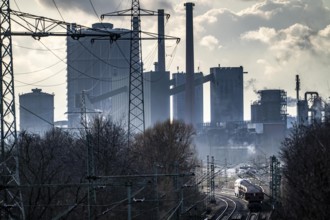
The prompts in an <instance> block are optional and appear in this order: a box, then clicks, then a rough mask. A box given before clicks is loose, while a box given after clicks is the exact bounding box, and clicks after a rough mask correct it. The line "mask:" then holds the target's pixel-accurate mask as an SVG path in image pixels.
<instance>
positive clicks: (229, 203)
mask: <svg viewBox="0 0 330 220" xmlns="http://www.w3.org/2000/svg"><path fill="white" fill-rule="evenodd" d="M217 199H219V200H221V201H222V202H223V203H224V204H225V207H224V208H221V209H219V211H218V212H217V213H216V214H215V215H214V216H213V218H212V220H229V219H230V217H231V216H232V215H233V214H234V213H235V211H236V209H237V204H236V202H235V201H234V200H232V199H231V198H229V197H226V196H223V195H220V194H219V195H217Z"/></svg>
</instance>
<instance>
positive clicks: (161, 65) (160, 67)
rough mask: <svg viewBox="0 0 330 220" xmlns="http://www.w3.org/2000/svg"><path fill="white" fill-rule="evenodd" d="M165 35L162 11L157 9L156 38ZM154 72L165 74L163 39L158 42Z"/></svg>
mask: <svg viewBox="0 0 330 220" xmlns="http://www.w3.org/2000/svg"><path fill="white" fill-rule="evenodd" d="M164 35H165V25H164V9H158V36H159V38H163V37H164ZM156 71H159V72H165V39H159V40H158V68H157V70H156Z"/></svg>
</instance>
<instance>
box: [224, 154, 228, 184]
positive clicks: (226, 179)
mask: <svg viewBox="0 0 330 220" xmlns="http://www.w3.org/2000/svg"><path fill="white" fill-rule="evenodd" d="M225 187H226V188H227V187H228V174H227V158H225Z"/></svg>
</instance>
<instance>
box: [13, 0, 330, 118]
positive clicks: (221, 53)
mask: <svg viewBox="0 0 330 220" xmlns="http://www.w3.org/2000/svg"><path fill="white" fill-rule="evenodd" d="M54 2H55V4H54ZM191 2H194V3H195V7H194V42H195V49H194V51H195V69H196V71H198V70H199V71H202V72H203V73H204V74H205V75H206V74H209V69H210V68H211V67H216V66H218V65H221V66H222V67H237V66H243V67H244V71H247V72H248V73H247V74H245V75H244V86H245V89H244V118H245V120H249V119H250V104H251V103H252V102H253V101H256V100H257V94H256V93H255V91H257V90H262V89H284V90H285V91H287V95H288V97H290V98H292V99H293V100H294V98H295V94H296V93H295V75H297V74H299V75H300V79H301V98H302V97H303V93H304V92H305V91H317V92H319V93H320V95H321V96H322V97H323V98H324V99H325V100H328V98H329V96H330V82H329V81H330V77H329V74H330V73H329V70H330V0H313V1H311V0H195V1H191ZM184 3H185V1H179V0H140V4H141V7H142V8H144V9H150V10H155V11H156V10H157V9H165V12H166V13H170V14H171V17H170V19H169V20H168V22H167V23H166V26H165V29H166V30H165V31H166V34H167V35H171V36H176V37H179V38H181V42H180V43H179V44H178V45H176V44H175V42H171V41H167V42H166V57H167V67H168V70H170V71H171V72H177V69H179V71H180V72H181V71H184V72H185V7H184ZM130 4H131V1H130V0H15V1H11V8H12V9H14V10H21V11H23V12H27V13H31V14H35V15H40V16H45V17H50V18H54V19H58V20H65V21H66V22H75V23H78V24H81V25H85V26H91V24H92V23H96V22H100V20H99V17H98V16H99V15H100V14H103V13H108V12H113V11H118V10H123V9H128V8H129V7H130ZM56 7H57V8H56ZM104 22H111V23H113V24H114V26H115V27H117V28H128V29H129V28H130V22H129V20H128V19H126V20H125V19H123V18H120V19H119V18H113V17H112V18H111V19H110V18H106V19H105V20H104ZM141 27H142V30H144V31H151V32H156V31H157V18H156V17H154V18H143V19H142V22H141ZM15 30H17V31H18V30H21V29H20V27H19V26H17V25H16V24H14V23H13V26H12V31H15ZM154 48H155V42H154V43H151V42H148V43H143V57H144V67H145V69H146V70H147V71H148V70H151V69H153V65H152V64H153V62H155V61H157V55H156V54H155V53H154V52H153V51H154ZM13 57H14V77H15V92H16V94H22V93H27V92H30V91H31V89H32V88H36V87H38V88H41V89H42V90H43V91H44V92H47V93H54V94H55V120H64V119H65V118H66V114H65V112H66V111H67V109H66V64H65V59H66V47H65V38H60V37H47V38H42V39H41V40H40V41H36V40H34V39H32V38H31V37H16V36H14V37H13ZM204 91H205V93H206V95H205V97H206V98H208V90H207V86H205V89H204ZM292 99H291V100H292ZM17 100H18V98H17ZM17 103H18V102H17ZM206 104H207V101H205V105H204V107H206V108H205V111H206V113H205V114H204V121H209V120H210V115H209V108H207V105H206ZM293 104H294V102H293ZM288 105H289V107H288V112H289V114H291V115H295V114H296V113H295V112H296V109H295V108H294V107H291V106H293V105H292V103H289V104H288ZM17 108H18V107H17Z"/></svg>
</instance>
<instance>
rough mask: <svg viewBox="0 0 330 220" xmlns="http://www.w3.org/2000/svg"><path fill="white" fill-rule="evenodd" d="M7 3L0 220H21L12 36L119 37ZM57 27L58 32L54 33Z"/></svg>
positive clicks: (1, 23) (2, 18)
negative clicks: (21, 10) (12, 26)
mask: <svg viewBox="0 0 330 220" xmlns="http://www.w3.org/2000/svg"><path fill="white" fill-rule="evenodd" d="M9 3H10V1H9V0H1V6H0V7H1V8H0V40H1V42H0V56H1V66H0V69H1V77H0V81H1V82H0V90H1V94H0V100H1V101H0V133H1V137H0V138H1V150H0V178H1V180H0V219H25V212H24V206H23V198H22V193H21V191H20V185H21V184H20V175H19V147H18V143H17V128H16V108H15V91H14V88H15V87H14V73H13V52H12V36H14V35H15V36H32V37H33V38H34V39H36V40H39V39H40V38H42V37H47V36H70V37H72V38H73V39H79V38H81V37H88V36H89V37H104V36H107V37H108V38H110V39H111V40H112V41H114V40H116V39H118V38H119V37H120V36H119V35H118V34H115V33H111V32H107V31H101V30H96V29H93V31H95V32H94V33H90V34H88V33H84V32H83V30H85V29H86V28H87V27H83V26H80V25H72V24H70V23H67V22H64V21H59V20H55V19H50V18H46V17H41V16H36V15H32V14H28V13H23V12H20V11H15V10H12V9H10V5H9ZM12 16H14V17H15V19H13V17H12ZM31 20H32V21H31ZM11 22H14V23H15V24H18V26H20V27H21V28H22V29H23V31H17V32H13V31H12V29H11ZM73 26H74V27H75V28H74V29H73V28H72V27H73ZM58 28H60V29H62V31H56V29H58Z"/></svg>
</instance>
